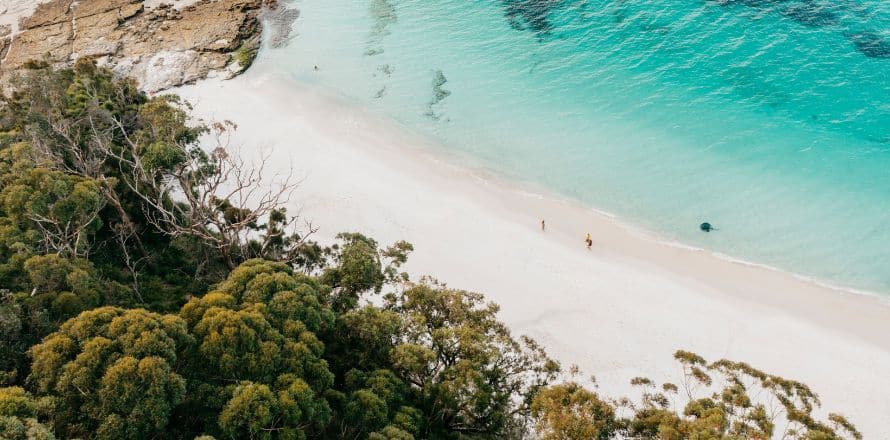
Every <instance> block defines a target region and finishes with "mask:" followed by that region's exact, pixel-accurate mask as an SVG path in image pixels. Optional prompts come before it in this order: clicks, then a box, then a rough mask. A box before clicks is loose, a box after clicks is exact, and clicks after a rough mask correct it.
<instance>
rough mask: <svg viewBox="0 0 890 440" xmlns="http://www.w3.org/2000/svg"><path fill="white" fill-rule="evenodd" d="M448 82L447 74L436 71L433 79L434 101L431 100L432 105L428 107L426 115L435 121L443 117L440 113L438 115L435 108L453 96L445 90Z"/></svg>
mask: <svg viewBox="0 0 890 440" xmlns="http://www.w3.org/2000/svg"><path fill="white" fill-rule="evenodd" d="M447 82H448V79H447V78H445V74H444V73H442V71H441V70H437V71H436V75H435V76H434V77H433V99H432V100H430V104H429V106H428V107H427V109H428V110H427V112H426V115H427V116H428V117H430V118H432V119H434V120H437V121H438V120H439V119H440V118H441V117H442V115H441V114H440V113H436V109H435V107H436V106H437V105H438V104H439V103H441V102H442V101H444V100H445V98H447V97H448V96H450V95H451V91H450V90H446V89H445V87H444V86H445V83H447Z"/></svg>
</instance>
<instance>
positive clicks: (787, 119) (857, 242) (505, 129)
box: [266, 0, 890, 293]
mask: <svg viewBox="0 0 890 440" xmlns="http://www.w3.org/2000/svg"><path fill="white" fill-rule="evenodd" d="M293 6H294V7H296V8H298V9H300V11H301V16H300V18H299V19H298V20H297V21H296V22H295V24H294V29H295V32H294V40H293V42H292V43H291V44H290V45H289V46H288V47H287V48H284V49H276V50H272V51H270V52H267V53H266V56H267V57H268V58H269V59H271V60H272V62H274V63H276V64H280V65H281V66H282V67H283V68H285V69H287V70H288V71H290V72H292V73H293V75H294V76H295V77H297V78H299V79H300V80H302V81H308V82H312V83H317V84H319V85H322V86H324V87H327V88H330V89H332V90H335V91H337V92H338V93H341V94H342V95H344V96H346V97H348V98H350V99H352V100H355V101H358V102H360V103H362V104H364V105H366V106H368V107H369V108H371V109H372V110H374V111H377V112H380V113H382V114H385V115H388V116H390V117H393V118H395V119H397V120H398V121H400V122H401V123H403V124H405V125H407V126H408V127H410V128H412V129H414V130H417V131H419V132H421V133H423V134H426V135H429V136H432V137H433V138H435V139H437V140H439V141H441V143H442V145H443V146H444V147H445V148H448V149H449V150H453V151H459V152H462V153H467V155H468V156H470V157H473V158H474V159H475V160H476V161H478V162H479V163H481V164H482V165H484V166H487V167H490V168H492V169H495V170H497V171H499V172H501V173H503V174H506V175H507V176H510V177H512V178H515V179H519V180H523V181H530V182H534V183H536V184H540V185H543V186H545V187H548V188H550V189H552V190H554V191H556V192H558V193H561V194H563V195H565V196H567V197H570V198H574V199H577V200H579V201H581V202H583V203H585V204H588V205H590V206H592V207H596V208H599V209H602V210H606V211H609V212H613V213H615V214H617V215H619V216H620V217H621V218H623V219H625V220H627V221H630V222H631V223H633V224H637V225H640V226H643V227H645V228H648V229H651V230H654V231H656V232H658V233H660V234H661V235H663V236H665V237H667V238H670V239H674V240H678V241H681V242H684V243H689V244H693V245H698V246H703V247H705V248H708V249H712V250H715V251H718V252H722V253H725V254H728V255H731V256H733V257H737V258H742V259H746V260H749V261H753V262H757V263H763V264H768V265H772V266H776V267H779V268H782V269H787V270H791V271H794V272H797V273H800V274H803V275H808V276H813V277H815V278H817V279H820V280H824V281H827V282H831V283H834V284H840V285H844V286H848V287H853V288H860V289H867V290H874V291H880V292H885V293H887V292H890V258H888V257H890V2H887V1H885V0H564V1H561V0H297V1H295V2H294V3H293ZM314 66H318V70H315V68H314ZM705 220H707V221H709V222H711V223H713V224H715V225H716V226H718V227H719V228H720V230H719V231H717V232H713V233H710V234H706V233H702V232H700V231H699V230H698V225H699V223H701V222H702V221H705ZM554 221H555V220H554Z"/></svg>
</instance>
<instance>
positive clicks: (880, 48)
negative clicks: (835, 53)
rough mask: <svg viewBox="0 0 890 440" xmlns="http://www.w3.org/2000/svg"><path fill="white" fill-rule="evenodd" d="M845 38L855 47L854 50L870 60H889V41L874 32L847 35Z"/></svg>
mask: <svg viewBox="0 0 890 440" xmlns="http://www.w3.org/2000/svg"><path fill="white" fill-rule="evenodd" d="M847 38H848V39H849V40H850V42H851V43H853V46H856V50H858V51H859V52H861V53H862V54H863V55H865V56H867V57H870V58H890V39H887V38H885V37H882V36H881V35H879V34H877V33H876V32H870V31H865V32H859V33H855V34H848V35H847Z"/></svg>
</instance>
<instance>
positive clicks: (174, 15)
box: [0, 0, 271, 92]
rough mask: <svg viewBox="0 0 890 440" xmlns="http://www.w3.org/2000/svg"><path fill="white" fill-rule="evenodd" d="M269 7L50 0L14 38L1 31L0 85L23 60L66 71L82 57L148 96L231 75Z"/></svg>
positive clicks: (256, 0)
mask: <svg viewBox="0 0 890 440" xmlns="http://www.w3.org/2000/svg"><path fill="white" fill-rule="evenodd" d="M156 3H158V2H157V1H153V2H152V3H151V6H154V5H155V4H156ZM267 3H269V1H268V0H265V1H264V0H200V1H197V2H194V3H193V4H190V5H188V6H186V7H181V8H180V7H174V6H172V5H168V4H160V5H158V6H154V7H149V6H148V5H147V3H146V2H145V1H144V0H78V1H74V0H50V1H48V2H46V3H42V4H40V5H39V6H38V7H37V9H36V10H35V11H34V13H33V14H32V15H31V16H29V17H26V18H24V19H22V20H21V22H20V23H19V29H18V32H17V33H15V34H11V32H10V30H9V29H8V28H7V29H2V28H0V81H5V80H8V78H9V77H10V75H11V74H12V73H13V72H14V71H15V70H17V69H19V68H21V67H23V66H25V65H26V64H27V63H28V62H29V61H48V62H50V63H52V64H57V65H66V64H70V63H72V62H73V61H74V60H76V59H78V58H82V57H90V58H94V59H96V60H97V62H98V63H99V64H100V65H104V66H107V67H110V68H111V69H112V70H114V71H115V72H117V73H120V74H123V75H130V76H132V77H134V78H136V80H137V81H138V82H139V84H140V87H141V88H143V89H144V90H146V91H150V92H151V91H158V90H162V89H165V88H169V87H174V86H177V85H181V84H185V83H189V82H192V81H195V80H198V79H202V78H205V77H208V76H214V75H225V76H231V75H234V74H237V73H239V72H240V71H241V70H243V69H245V68H246V67H247V66H248V65H249V64H250V62H251V61H252V60H253V57H254V56H255V54H256V51H257V49H258V47H259V43H260V19H259V18H258V17H259V14H260V11H261V9H262V8H263V7H264V4H267ZM266 6H271V5H266Z"/></svg>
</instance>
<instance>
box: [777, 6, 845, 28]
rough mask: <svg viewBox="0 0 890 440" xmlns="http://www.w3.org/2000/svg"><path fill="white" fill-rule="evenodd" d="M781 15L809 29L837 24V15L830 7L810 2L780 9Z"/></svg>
mask: <svg viewBox="0 0 890 440" xmlns="http://www.w3.org/2000/svg"><path fill="white" fill-rule="evenodd" d="M782 15H784V16H786V17H788V18H790V19H792V20H794V21H796V22H798V23H800V24H802V25H804V26H809V27H824V26H832V25H836V24H838V21H839V20H838V16H837V14H836V13H835V12H834V11H832V10H831V7H830V6H827V5H820V4H817V3H815V2H812V1H807V2H802V3H797V4H793V5H790V6H788V7H786V8H783V9H782Z"/></svg>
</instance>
